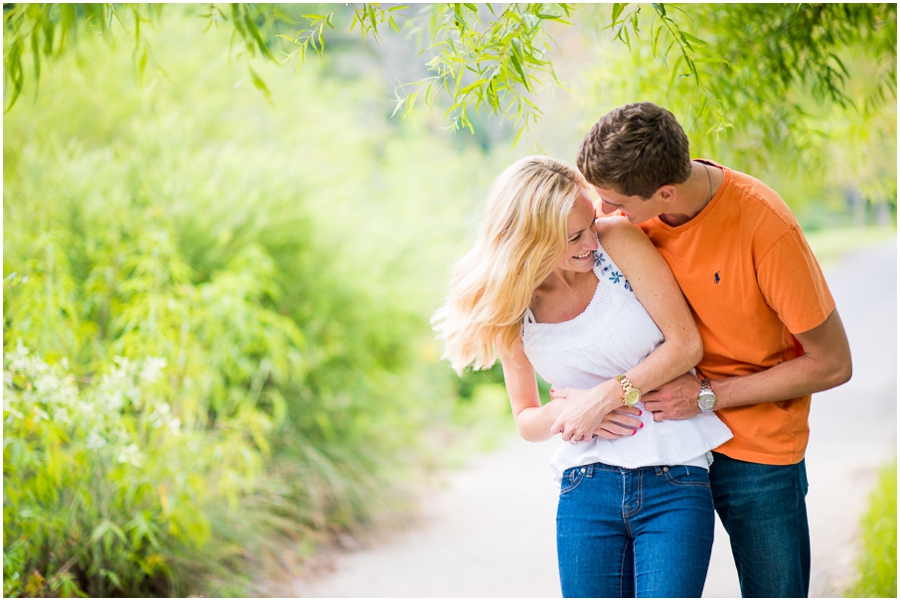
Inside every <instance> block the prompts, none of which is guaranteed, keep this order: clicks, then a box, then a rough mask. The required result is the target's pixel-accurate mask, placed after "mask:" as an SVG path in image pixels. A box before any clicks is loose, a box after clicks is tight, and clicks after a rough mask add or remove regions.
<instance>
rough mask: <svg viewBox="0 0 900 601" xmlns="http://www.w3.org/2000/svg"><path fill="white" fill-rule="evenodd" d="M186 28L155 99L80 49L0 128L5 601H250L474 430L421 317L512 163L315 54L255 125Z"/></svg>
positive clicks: (272, 85) (155, 35)
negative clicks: (293, 548) (159, 599)
mask: <svg viewBox="0 0 900 601" xmlns="http://www.w3.org/2000/svg"><path fill="white" fill-rule="evenodd" d="M192 10H194V9H193V8H192V7H186V8H185V9H184V10H183V11H181V10H172V11H169V13H168V16H167V17H166V19H165V21H164V26H161V27H160V28H159V31H158V32H150V33H147V32H144V33H147V36H148V39H150V42H151V44H150V47H151V48H153V51H154V52H155V53H156V55H155V56H154V60H155V61H157V62H158V64H159V65H161V66H162V69H160V70H159V71H158V72H157V74H156V75H155V76H154V75H152V74H151V75H149V76H148V77H146V78H145V79H144V80H139V79H137V78H135V77H134V76H133V71H132V69H133V64H132V62H131V58H130V57H129V56H128V55H127V53H117V52H113V51H111V50H110V48H109V46H108V45H107V44H105V43H103V42H101V41H99V40H82V41H81V42H80V43H79V52H78V54H77V55H71V56H68V57H65V58H63V59H62V60H60V61H59V62H57V63H54V64H48V65H46V66H45V67H44V72H43V73H42V77H41V84H40V85H41V88H40V93H39V94H37V95H35V94H34V90H31V91H30V92H28V91H26V92H24V93H23V94H29V93H30V94H31V97H28V96H25V95H23V97H22V99H21V100H20V101H19V103H18V104H17V105H16V107H15V108H14V109H13V110H12V111H11V112H10V113H8V114H7V115H6V116H5V117H4V190H3V198H4V203H3V205H4V256H3V261H4V296H3V308H4V351H5V354H4V464H3V466H4V540H3V543H4V594H5V595H6V596H25V595H28V596H68V595H89V596H145V595H159V596H182V595H187V594H212V595H236V594H245V593H246V590H247V588H246V587H247V586H248V583H249V580H250V573H251V571H252V570H251V568H252V566H254V565H256V567H259V562H260V561H261V559H260V558H261V557H264V556H265V554H264V553H263V551H265V550H266V549H269V550H270V551H271V550H272V548H273V545H277V544H278V542H277V541H278V540H279V537H280V538H281V539H284V538H289V539H292V540H294V541H296V542H297V543H298V544H299V545H300V546H302V547H303V548H305V549H310V548H312V546H313V545H314V544H315V543H316V542H317V541H322V540H327V539H328V538H329V537H330V536H333V535H335V534H337V533H341V532H346V531H353V530H354V529H356V528H358V527H360V526H361V525H363V524H366V523H367V522H369V521H371V520H372V519H373V518H374V517H375V516H377V515H379V513H380V512H384V511H388V510H390V509H391V508H393V507H397V506H399V504H402V503H404V502H405V501H406V499H407V498H408V496H409V489H408V484H407V483H408V482H409V481H410V478H409V475H410V474H412V473H414V472H415V470H418V469H421V468H422V466H423V465H424V466H427V465H432V464H435V463H440V462H441V461H442V459H443V456H444V455H445V454H447V450H446V449H444V448H441V447H440V446H439V444H437V443H434V442H432V440H433V437H432V436H431V434H433V433H434V432H435V431H436V430H440V429H442V428H448V427H452V426H453V424H463V423H472V422H473V421H477V420H478V419H479V412H478V411H477V410H474V411H473V410H472V409H471V406H472V405H471V403H472V402H473V401H471V397H472V395H471V394H468V398H467V395H466V394H465V390H464V388H465V385H460V384H459V383H458V382H457V381H456V379H455V376H453V374H452V372H451V371H450V370H449V369H447V368H446V366H444V365H442V364H441V363H440V362H439V354H440V351H439V347H438V345H437V343H436V342H435V341H434V338H433V334H432V332H431V329H430V326H429V324H428V317H429V316H430V313H431V312H432V310H433V309H434V307H436V306H437V304H438V302H439V297H440V294H441V292H442V290H443V287H444V285H445V280H446V269H447V265H449V264H450V262H451V261H452V259H453V258H455V256H456V255H457V254H458V250H459V248H460V236H461V232H463V231H464V230H465V229H466V226H467V225H468V221H470V220H471V219H472V213H473V201H477V200H479V199H480V198H482V197H483V196H484V191H485V189H486V187H487V185H488V183H489V182H490V180H491V179H492V178H493V176H494V174H496V173H497V172H499V170H500V168H501V167H502V166H503V165H504V164H505V163H506V162H508V161H509V160H510V159H509V157H508V156H505V155H504V156H499V155H498V156H494V155H489V154H486V153H484V152H483V151H482V150H481V149H480V148H479V147H478V146H477V145H476V144H474V143H472V144H454V145H449V144H446V143H445V142H444V141H442V139H441V135H442V132H441V131H440V128H439V127H438V128H435V127H434V124H433V122H431V121H429V120H428V119H424V120H420V121H419V122H416V123H413V122H408V121H404V122H398V121H389V120H388V117H389V111H390V107H391V103H390V102H383V101H382V100H383V99H380V98H379V95H380V94H383V93H384V88H383V87H382V86H381V84H380V83H379V82H378V81H376V79H377V78H376V76H375V75H374V74H373V75H366V74H365V73H363V74H362V75H360V74H357V76H355V77H353V78H352V79H342V78H338V77H335V76H333V75H331V74H330V73H329V62H328V61H329V60H330V59H329V58H328V55H326V58H325V60H323V61H321V62H316V63H313V62H310V63H308V64H307V65H306V66H304V68H303V70H302V71H301V72H300V73H299V74H292V73H290V72H287V71H285V70H280V69H278V67H277V66H271V67H268V66H261V67H260V70H259V71H260V74H261V76H262V77H265V78H266V81H267V83H268V85H269V89H270V91H271V98H272V102H273V104H272V105H269V104H266V101H265V98H264V97H263V96H262V95H261V94H260V93H259V91H258V90H256V89H255V88H254V87H253V83H252V82H248V81H246V72H245V71H244V70H243V68H242V67H241V66H240V65H235V64H232V63H231V62H230V60H229V57H228V43H227V38H223V39H220V40H218V41H215V42H209V43H204V44H197V43H196V38H197V36H199V35H201V33H200V31H201V27H200V25H201V23H200V22H199V21H197V20H194V19H193V17H191V16H190V15H189V13H190V11H192ZM203 35H204V36H219V37H222V36H223V34H221V33H219V32H216V31H210V32H207V33H205V34H203ZM333 54H334V55H336V57H337V58H340V52H337V53H333ZM163 69H164V70H163ZM384 100H389V98H388V99H384ZM435 118H437V117H435ZM461 174H464V175H461ZM470 392H471V391H470ZM475 396H476V397H478V398H481V397H485V398H488V397H490V399H491V402H490V408H489V409H488V411H487V412H488V413H489V414H491V415H493V414H494V413H496V411H497V409H496V405H497V403H496V402H495V401H496V400H497V399H496V398H494V397H495V396H496V395H487V396H485V395H483V394H482V395H475ZM460 403H462V404H463V405H465V408H460V407H461V405H460ZM436 440H443V439H440V438H438V439H436ZM254 562H256V563H255V564H254ZM248 566H249V567H248Z"/></svg>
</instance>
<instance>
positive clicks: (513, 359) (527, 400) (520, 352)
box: [500, 338, 643, 442]
mask: <svg viewBox="0 0 900 601" xmlns="http://www.w3.org/2000/svg"><path fill="white" fill-rule="evenodd" d="M500 362H501V363H502V364H503V378H504V380H505V381H506V392H507V393H508V394H509V403H510V405H511V407H512V412H513V417H514V418H515V420H516V429H517V430H518V431H519V435H520V436H521V437H522V438H524V439H525V440H527V441H529V442H540V441H542V440H547V439H548V438H550V437H551V436H553V434H554V432H553V431H552V430H551V428H550V425H551V424H552V423H553V422H554V420H556V419H557V418H558V417H559V414H560V412H561V411H562V408H563V406H564V405H565V403H566V401H565V399H562V398H560V399H554V400H551V401H550V402H549V403H547V404H546V405H543V406H542V405H541V398H540V394H539V393H538V387H537V381H536V380H535V374H534V367H533V366H532V365H531V361H529V360H528V357H527V356H526V355H525V349H524V348H523V346H522V339H521V338H518V339H517V340H516V342H515V345H514V346H513V350H512V354H511V355H508V356H507V355H502V354H501V355H500ZM627 414H631V415H640V414H641V410H640V409H638V408H636V407H625V406H624V405H623V406H622V411H621V412H619V411H616V412H613V413H610V414H607V415H605V416H604V418H603V420H602V421H601V423H600V424H599V425H598V427H597V428H596V429H595V431H594V432H592V434H596V435H597V436H601V437H603V438H606V439H613V438H619V437H620V436H632V435H634V433H635V432H636V431H637V430H638V429H639V428H642V427H643V425H642V424H641V422H640V420H637V419H635V418H634V417H631V416H629V415H627ZM588 438H590V436H589V437H588Z"/></svg>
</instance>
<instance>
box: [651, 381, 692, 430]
mask: <svg viewBox="0 0 900 601" xmlns="http://www.w3.org/2000/svg"><path fill="white" fill-rule="evenodd" d="M699 395H700V380H699V378H697V376H695V375H692V374H689V373H688V374H684V375H683V376H678V377H677V378H675V379H674V380H672V381H671V382H669V383H667V384H663V385H662V386H660V387H659V388H657V389H656V390H651V391H650V392H647V393H644V394H643V395H641V400H642V401H643V402H644V409H646V410H647V411H649V412H651V413H652V414H653V419H654V421H658V422H661V421H664V420H667V419H688V418H691V417H694V416H695V415H697V414H698V413H700V407H699V406H698V405H697V397H698V396H699Z"/></svg>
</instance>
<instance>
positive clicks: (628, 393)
mask: <svg viewBox="0 0 900 601" xmlns="http://www.w3.org/2000/svg"><path fill="white" fill-rule="evenodd" d="M616 380H618V381H619V384H621V386H622V402H623V403H625V404H626V405H628V406H629V407H634V406H635V405H637V404H638V401H640V400H641V391H640V390H638V389H637V388H635V387H634V386H632V385H631V382H629V381H628V378H626V377H625V374H622V375H620V376H616Z"/></svg>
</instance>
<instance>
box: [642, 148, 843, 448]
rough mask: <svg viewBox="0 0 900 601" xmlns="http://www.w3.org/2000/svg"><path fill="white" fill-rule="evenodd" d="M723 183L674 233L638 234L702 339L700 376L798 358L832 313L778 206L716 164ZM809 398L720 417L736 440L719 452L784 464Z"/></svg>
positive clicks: (800, 440)
mask: <svg viewBox="0 0 900 601" xmlns="http://www.w3.org/2000/svg"><path fill="white" fill-rule="evenodd" d="M700 160H701V161H702V162H705V163H707V164H710V165H713V166H716V167H720V168H722V170H723V172H724V175H725V179H724V180H723V182H722V185H721V186H720V187H719V190H718V192H716V195H715V196H714V197H713V198H712V200H711V201H710V202H709V203H708V204H707V206H706V207H705V208H704V209H703V210H702V211H701V212H700V213H699V214H698V215H697V216H696V217H694V218H693V219H691V220H690V221H688V222H687V223H685V224H684V225H681V226H678V227H671V226H668V225H666V224H665V223H663V222H662V221H661V220H660V219H659V217H656V218H655V219H652V220H650V221H646V222H644V223H642V224H641V228H642V229H643V230H644V232H646V234H647V235H648V236H649V237H650V239H651V240H652V241H653V244H654V245H655V246H656V248H657V249H658V250H659V252H660V253H661V254H662V256H663V257H664V258H665V259H666V261H667V262H668V263H669V266H670V267H671V268H672V271H673V272H674V274H675V279H676V280H677V281H678V284H679V285H680V286H681V290H682V291H683V292H684V295H685V297H686V298H687V301H688V303H689V304H690V306H691V310H692V312H693V314H694V319H695V321H696V322H697V326H698V327H699V329H700V335H701V337H702V338H703V359H702V360H701V361H700V364H699V365H698V366H697V371H698V372H699V373H700V374H701V375H702V376H703V377H707V378H710V379H713V380H714V379H717V378H725V377H729V376H742V375H747V374H751V373H755V372H758V371H762V370H765V369H768V368H770V367H772V366H774V365H777V364H779V363H782V362H784V361H789V360H791V359H794V358H796V357H798V356H800V355H802V354H803V347H802V346H801V345H800V343H799V342H798V341H797V340H796V339H795V338H794V336H793V335H792V334H791V332H795V333H803V332H806V331H808V330H811V329H812V328H815V327H816V326H818V325H821V324H822V322H824V321H825V319H826V318H827V317H828V316H829V315H830V314H831V312H832V311H833V310H834V299H833V298H832V296H831V292H830V291H829V290H828V286H827V285H826V283H825V278H824V276H823V275H822V270H821V268H820V267H819V264H818V262H817V261H816V258H815V257H814V256H813V253H812V251H811V250H810V248H809V245H808V244H807V242H806V239H805V238H804V236H803V233H802V232H801V231H800V226H799V225H798V224H797V220H796V219H795V218H794V215H793V214H792V213H791V211H790V209H788V207H787V205H786V204H785V202H784V200H782V199H781V197H780V196H779V195H778V194H777V193H776V192H775V191H773V190H772V189H771V188H769V187H768V186H766V185H765V184H763V183H762V182H760V181H759V180H756V179H754V178H752V177H750V176H748V175H745V174H743V173H739V172H737V171H734V170H732V169H728V168H727V167H722V166H721V165H718V164H717V163H715V162H713V161H707V160H702V159H700ZM810 400H811V396H804V397H801V398H796V399H790V400H787V401H779V402H765V403H758V404H755V405H747V406H744V407H734V408H729V409H722V410H721V411H717V412H716V413H717V414H718V416H719V417H720V418H721V419H722V421H723V422H725V424H726V425H728V427H729V428H731V431H732V432H733V433H734V438H732V439H731V440H729V441H728V442H726V443H725V444H723V445H722V446H720V447H719V448H717V449H716V451H718V452H721V453H724V454H725V455H728V456H729V457H732V458H734V459H740V460H743V461H750V462H753V463H766V464H770V465H790V464H794V463H797V462H799V461H800V460H801V459H803V455H804V453H805V451H806V444H807V441H808V440H809V422H808V417H809V407H810Z"/></svg>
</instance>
